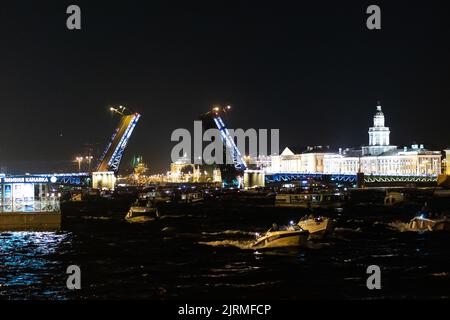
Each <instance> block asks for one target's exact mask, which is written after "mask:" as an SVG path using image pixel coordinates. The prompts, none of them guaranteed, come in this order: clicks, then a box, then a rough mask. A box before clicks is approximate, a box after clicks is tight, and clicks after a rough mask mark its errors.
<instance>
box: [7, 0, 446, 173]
mask: <svg viewBox="0 0 450 320" xmlns="http://www.w3.org/2000/svg"><path fill="white" fill-rule="evenodd" d="M69 4H70V3H69V2H65V1H63V2H61V3H58V4H57V5H54V4H52V3H34V2H30V3H23V2H20V3H8V4H4V5H3V6H2V12H4V15H3V16H2V19H1V21H0V26H1V28H0V36H1V38H2V41H3V46H2V48H3V49H2V51H1V52H0V67H1V69H2V73H1V75H0V102H1V107H0V108H1V109H0V110H1V115H2V124H1V125H0V136H1V137H2V139H0V168H1V167H7V169H8V172H12V173H25V172H32V173H33V172H52V171H57V170H58V169H60V168H61V170H63V169H62V168H66V167H68V168H72V170H74V171H77V167H78V164H77V163H76V161H75V158H76V157H77V156H87V155H88V154H87V152H86V151H85V149H86V144H90V145H93V146H94V147H93V148H94V149H97V150H98V151H99V153H101V152H102V151H103V149H104V148H105V147H106V144H107V142H108V139H109V138H110V137H111V134H112V132H113V130H114V128H115V127H116V125H117V122H118V118H117V117H111V116H110V115H109V114H108V109H109V106H111V105H115V106H118V105H124V106H127V107H129V108H130V109H131V110H133V111H136V112H139V113H141V115H142V118H141V120H140V122H139V124H138V125H137V126H136V129H135V131H134V133H133V136H132V137H131V140H130V143H129V145H128V147H127V149H126V151H125V156H124V158H123V160H122V161H123V162H122V165H121V166H122V169H125V168H126V167H127V165H129V164H130V163H131V159H132V157H133V155H141V156H143V158H144V161H145V162H146V163H147V164H148V165H149V169H150V172H152V173H156V172H164V171H166V170H168V168H169V166H170V150H171V148H172V147H173V143H171V142H170V134H171V132H172V131H173V130H174V129H176V128H189V127H190V126H191V124H192V122H193V121H194V120H197V119H198V116H199V115H200V114H202V113H204V112H206V111H208V110H209V108H210V106H211V105H214V104H216V103H220V104H231V105H232V106H233V111H232V112H231V113H230V114H229V115H228V117H227V118H226V119H225V120H226V122H227V125H228V126H229V127H230V128H243V129H246V128H255V129H259V128H267V129H270V128H279V129H280V149H283V147H284V146H290V147H292V148H293V149H296V150H295V151H301V150H298V149H300V147H301V148H304V147H306V146H308V145H309V146H314V145H330V146H334V147H341V146H342V147H344V146H347V147H359V146H362V145H364V144H367V141H366V140H367V139H366V138H367V135H365V134H364V133H365V132H366V131H367V127H368V126H369V125H370V120H369V119H371V117H372V115H373V110H374V106H375V105H376V104H377V101H380V102H381V105H382V106H383V111H385V112H386V113H388V114H389V123H388V126H390V127H391V130H392V132H393V133H392V135H391V141H392V142H393V143H394V144H395V145H398V146H399V147H402V146H404V145H405V146H406V145H408V146H410V145H411V144H413V143H419V144H425V145H426V146H427V147H429V148H430V149H434V150H440V149H443V148H446V147H449V145H450V140H449V138H448V133H447V127H448V125H447V119H449V117H450V108H449V107H448V106H449V105H450V91H449V90H448V88H449V86H450V73H448V70H450V61H449V59H448V56H450V44H449V42H448V39H447V35H448V32H449V31H450V30H449V29H450V25H449V24H448V18H447V11H446V10H443V8H442V7H441V3H439V2H437V1H431V2H430V3H427V6H426V7H424V6H423V5H421V4H415V3H412V2H407V3H406V2H401V1H400V2H396V3H392V2H385V1H381V2H379V3H377V5H379V6H380V7H381V11H382V29H381V30H368V29H367V28H366V25H365V23H366V17H367V14H366V8H367V5H368V3H361V2H354V3H352V2H345V3H342V2H339V3H331V4H327V5H325V6H324V5H322V4H319V3H317V4H314V3H308V4H305V3H286V4H285V5H283V6H273V3H272V2H266V1H261V2H258V4H257V5H256V4H254V3H253V4H250V3H245V2H242V1H214V2H207V1H198V2H197V1H196V2H195V3H179V4H176V5H174V4H167V3H165V2H164V1H160V2H158V1H152V2H151V3H139V6H136V5H134V4H128V3H120V4H119V3H110V2H106V1H103V2H102V1H96V2H95V3H93V2H92V1H91V2H89V1H83V0H82V1H78V2H77V5H79V6H80V8H81V10H82V17H83V27H82V29H81V30H79V31H68V30H67V28H66V24H65V22H66V21H65V20H66V17H67V15H66V8H67V6H68V5H69ZM406 4H407V5H406ZM116 22H117V23H116ZM413 139H415V140H413Z"/></svg>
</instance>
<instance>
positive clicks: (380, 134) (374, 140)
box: [362, 103, 397, 155]
mask: <svg viewBox="0 0 450 320" xmlns="http://www.w3.org/2000/svg"><path fill="white" fill-rule="evenodd" d="M384 120H385V119H384V113H383V110H382V109H381V105H380V103H378V105H377V111H376V113H375V115H374V116H373V127H370V128H369V145H368V146H366V147H363V148H362V154H363V155H380V154H382V153H384V152H386V151H389V150H392V149H396V148H397V147H396V146H391V145H390V144H389V135H390V134H391V131H390V130H389V127H386V126H385V121H384Z"/></svg>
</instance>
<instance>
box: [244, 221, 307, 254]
mask: <svg viewBox="0 0 450 320" xmlns="http://www.w3.org/2000/svg"><path fill="white" fill-rule="evenodd" d="M308 236H309V232H308V231H306V230H303V229H302V228H300V227H299V226H297V225H294V224H291V225H290V226H288V227H284V228H281V229H278V228H274V227H272V228H270V229H269V230H268V231H267V232H266V233H264V234H263V235H261V236H259V235H258V234H257V239H256V241H255V242H254V243H253V244H252V245H251V248H252V249H269V248H282V247H298V246H301V245H303V244H304V243H305V242H306V241H307V240H308Z"/></svg>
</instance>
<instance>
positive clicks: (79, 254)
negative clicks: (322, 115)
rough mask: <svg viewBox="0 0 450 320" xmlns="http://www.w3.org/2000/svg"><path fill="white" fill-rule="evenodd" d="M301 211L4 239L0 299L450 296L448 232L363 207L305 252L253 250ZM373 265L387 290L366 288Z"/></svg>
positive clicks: (172, 218)
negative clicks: (73, 270) (405, 227)
mask: <svg viewBox="0 0 450 320" xmlns="http://www.w3.org/2000/svg"><path fill="white" fill-rule="evenodd" d="M302 215H303V214H300V212H299V211H298V210H294V209H289V210H284V209H283V210H281V209H276V208H273V207H259V208H258V207H248V208H247V207H241V208H239V207H229V208H209V209H208V208H201V209H199V208H184V209H182V210H176V211H173V212H171V211H170V210H168V211H167V212H165V213H163V215H162V217H161V219H159V220H157V221H150V222H146V223H128V222H125V221H122V220H118V219H111V218H100V219H99V218H98V217H96V218H94V217H91V218H89V217H88V218H86V219H79V220H73V221H65V222H64V224H63V226H62V230H61V231H58V232H6V233H5V232H4V233H0V299H156V300H162V299H179V300H186V299H189V300H192V299H230V298H232V299H389V298H433V299H442V298H447V299H448V298H449V297H450V275H449V272H450V247H449V244H450V233H448V232H434V233H412V232H401V230H402V222H400V221H397V220H399V219H397V218H393V217H388V218H386V217H385V216H376V215H367V213H366V212H364V210H361V212H352V213H351V214H349V213H346V212H343V213H340V214H334V218H335V219H336V220H337V228H336V231H335V232H334V234H333V235H332V236H331V237H330V238H329V239H326V240H324V241H320V242H310V243H308V244H307V246H306V247H304V248H298V249H279V250H270V251H254V250H249V249H248V245H249V243H250V242H251V241H252V240H253V239H254V238H255V232H263V231H265V230H266V229H267V228H268V227H270V225H271V224H272V222H277V223H279V224H283V223H288V222H289V221H290V220H298V218H299V217H300V216H302ZM405 221H407V218H406V215H405V217H404V218H403V222H405ZM373 264H375V265H378V266H379V267H380V268H381V285H382V288H381V290H369V289H367V286H366V279H367V277H368V276H369V275H368V274H367V273H366V269H367V267H368V266H369V265H373ZM69 265H78V266H80V268H81V276H82V281H81V283H82V289H81V290H75V291H71V290H68V289H67V288H66V279H67V274H66V268H67V267H68V266H69Z"/></svg>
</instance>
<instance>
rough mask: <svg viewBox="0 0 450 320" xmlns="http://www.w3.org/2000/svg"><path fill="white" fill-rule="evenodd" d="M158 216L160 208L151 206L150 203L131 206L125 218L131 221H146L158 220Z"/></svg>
mask: <svg viewBox="0 0 450 320" xmlns="http://www.w3.org/2000/svg"><path fill="white" fill-rule="evenodd" d="M158 218H159V212H158V209H157V208H155V207H152V206H150V205H149V204H147V205H145V206H139V205H133V206H131V207H130V210H129V211H128V213H127V215H126V216H125V220H127V221H129V222H146V221H151V220H156V219H158Z"/></svg>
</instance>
